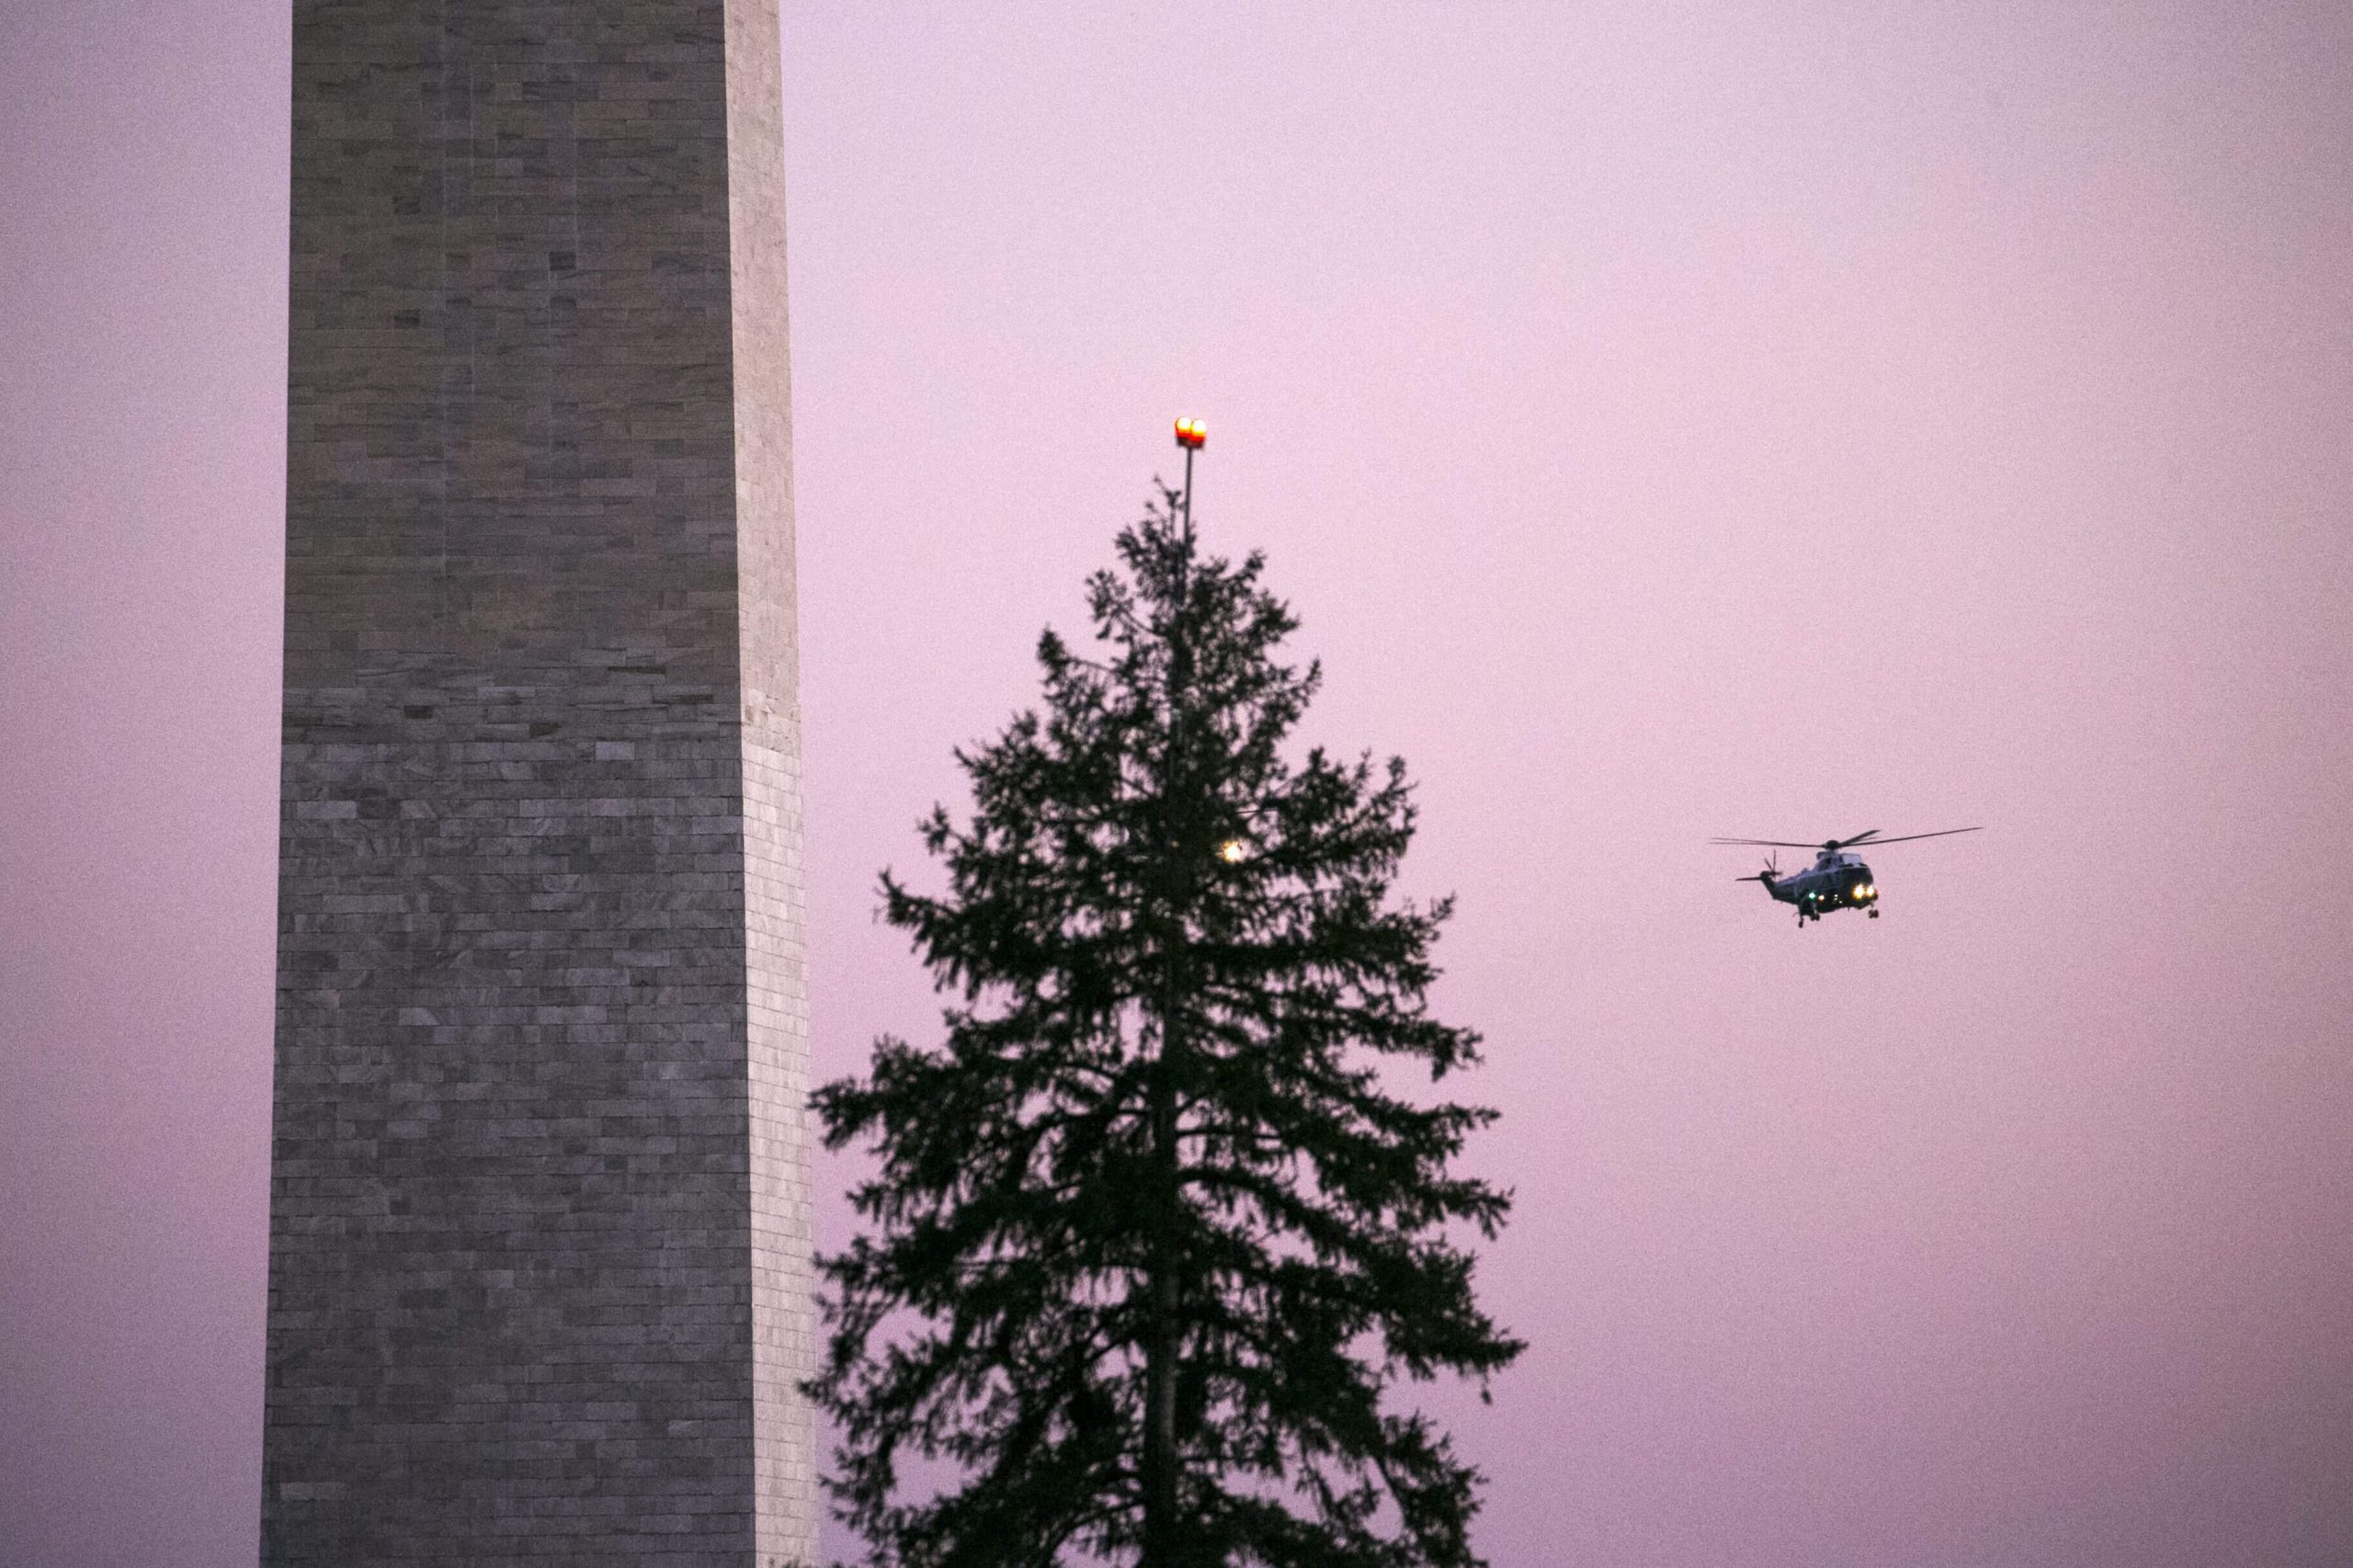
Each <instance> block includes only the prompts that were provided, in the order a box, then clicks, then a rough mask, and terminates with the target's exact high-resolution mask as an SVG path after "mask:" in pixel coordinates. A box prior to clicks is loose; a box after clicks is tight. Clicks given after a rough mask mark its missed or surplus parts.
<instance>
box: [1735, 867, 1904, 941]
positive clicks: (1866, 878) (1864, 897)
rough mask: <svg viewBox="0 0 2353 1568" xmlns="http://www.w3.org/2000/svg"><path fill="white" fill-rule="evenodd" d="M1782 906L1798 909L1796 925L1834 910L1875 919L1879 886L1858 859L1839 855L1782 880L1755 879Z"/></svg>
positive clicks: (1877, 914)
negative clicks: (1853, 911) (1866, 913)
mask: <svg viewBox="0 0 2353 1568" xmlns="http://www.w3.org/2000/svg"><path fill="white" fill-rule="evenodd" d="M1756 880H1757V881H1761V882H1763V883H1764V884H1765V891H1766V892H1768V893H1770V894H1772V895H1773V896H1774V897H1775V898H1777V899H1779V900H1780V901H1781V902H1782V903H1794V904H1796V905H1797V906H1798V924H1800V925H1801V926H1802V925H1803V924H1805V922H1806V921H1807V920H1808V919H1813V920H1819V919H1821V918H1822V917H1823V916H1824V915H1826V914H1828V913H1829V912H1830V911H1832V910H1834V909H1860V910H1867V911H1869V912H1870V915H1871V917H1872V918H1873V919H1877V918H1878V916H1879V883H1878V882H1877V881H1875V880H1874V879H1873V878H1872V876H1871V869H1870V867H1869V866H1866V865H1864V864H1863V862H1862V860H1861V859H1860V858H1859V857H1857V856H1853V855H1847V854H1844V853H1839V852H1835V851H1832V852H1825V853H1824V854H1822V855H1820V856H1817V857H1816V858H1815V859H1814V862H1813V865H1812V866H1810V867H1808V868H1807V869H1804V870H1802V871H1792V872H1790V874H1789V875H1788V876H1786V877H1777V876H1775V875H1773V874H1772V873H1771V872H1769V871H1768V872H1767V873H1765V874H1764V875H1762V876H1760V877H1758V878H1757V879H1756Z"/></svg>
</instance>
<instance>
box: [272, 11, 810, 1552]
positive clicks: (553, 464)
mask: <svg viewBox="0 0 2353 1568" xmlns="http://www.w3.org/2000/svg"><path fill="white" fill-rule="evenodd" d="M295 12H296V14H295V69H294V76H295V81H294V167H293V186H294V212H293V267H292V320H291V349H290V371H289V415H288V418H289V450H288V476H287V478H288V527H287V636H286V731H285V748H284V775H283V793H284V812H283V817H284V820H283V828H282V835H283V836H282V841H281V863H280V886H279V960H278V1047H277V1049H278V1076H277V1091H276V1129H275V1134H274V1147H273V1160H272V1175H271V1203H270V1298H269V1348H268V1385H267V1418H266V1438H265V1457H264V1483H263V1503H262V1507H263V1546H262V1556H263V1560H264V1561H265V1562H271V1563H288V1564H291V1563H329V1562H332V1563H336V1564H358V1563H371V1562H436V1563H450V1564H457V1563H483V1564H489V1563H515V1562H547V1561H551V1560H560V1561H563V1562H574V1563H584V1564H588V1563H621V1562H629V1563H668V1564H680V1565H685V1564H721V1563H725V1564H731V1565H738V1564H751V1563H754V1562H757V1563H758V1564H760V1565H761V1568H773V1565H775V1564H779V1563H790V1562H794V1561H796V1560H807V1561H813V1560H814V1556H815V1551H814V1516H815V1502H814V1494H815V1476H814V1452H813V1430H812V1426H811V1421H810V1416H809V1412H808V1410H807V1409H806V1407H805V1404H804V1403H803V1402H802V1401H801V1397H800V1395H799V1394H798V1392H796V1390H795V1388H794V1384H795V1382H796V1381H797V1380H798V1379H799V1378H800V1377H801V1376H803V1375H805V1373H806V1371H807V1369H808V1368H809V1365H810V1361H811V1358H812V1355H813V1331H812V1324H811V1321H810V1314H809V1296H810V1278H809V1270H808V1251H809V1202H808V1185H807V1171H806V1158H807V1156H806V1146H805V1139H804V1132H803V1111H802V1104H803V1096H804V1092H805V1087H806V1075H807V1062H808V1051H807V1012H806V1005H805V997H804V993H803V983H802V973H803V955H802V947H801V941H802V937H801V888H800V857H799V842H800V833H801V819H800V807H799V763H800V741H799V718H798V713H797V710H796V707H795V699H794V693H795V690H796V688H797V670H796V661H795V653H794V630H793V577H792V518H791V503H790V457H791V454H790V421H789V415H788V408H789V402H790V399H789V386H788V380H787V376H788V371H787V364H786V356H785V342H786V328H785V313H784V250H783V205H782V204H783V186H782V168H781V153H780V148H779V103H778V79H777V78H778V68H777V59H776V39H777V28H776V12H775V6H774V0H593V3H582V0H573V3H569V4H558V3H554V0H540V3H535V4H524V3H520V0H469V3H468V4H466V5H462V6H458V5H441V4H426V3H424V0H298V4H297V6H296V8H295Z"/></svg>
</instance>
